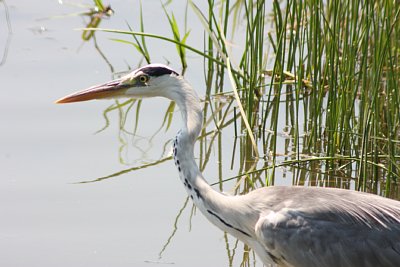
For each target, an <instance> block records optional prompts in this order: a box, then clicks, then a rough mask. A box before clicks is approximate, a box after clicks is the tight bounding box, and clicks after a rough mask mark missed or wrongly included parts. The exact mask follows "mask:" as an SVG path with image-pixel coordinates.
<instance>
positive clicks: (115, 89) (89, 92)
mask: <svg viewBox="0 0 400 267" xmlns="http://www.w3.org/2000/svg"><path fill="white" fill-rule="evenodd" d="M130 87H131V85H129V84H127V83H123V79H118V80H114V81H111V82H107V83H104V84H100V85H95V86H92V87H90V88H88V89H85V90H82V91H78V92H76V93H73V94H70V95H67V96H65V97H63V98H60V99H58V100H57V101H56V103H57V104H64V103H72V102H80V101H88V100H93V99H103V98H117V97H119V96H123V95H124V94H125V92H126V90H127V89H128V88H130Z"/></svg>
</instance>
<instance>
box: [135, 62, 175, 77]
mask: <svg viewBox="0 0 400 267" xmlns="http://www.w3.org/2000/svg"><path fill="white" fill-rule="evenodd" d="M138 72H143V73H144V74H147V75H149V76H151V77H159V76H162V75H165V74H175V75H176V76H179V74H178V73H177V72H176V71H174V70H173V69H171V68H170V67H168V66H166V65H163V64H149V65H146V66H144V67H141V68H139V69H137V70H136V72H135V74H136V73H138Z"/></svg>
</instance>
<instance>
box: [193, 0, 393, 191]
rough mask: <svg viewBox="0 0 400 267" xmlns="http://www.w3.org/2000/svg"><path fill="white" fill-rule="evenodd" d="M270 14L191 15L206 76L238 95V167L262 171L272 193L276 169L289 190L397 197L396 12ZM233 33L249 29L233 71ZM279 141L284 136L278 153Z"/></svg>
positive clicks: (255, 4)
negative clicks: (289, 182)
mask: <svg viewBox="0 0 400 267" xmlns="http://www.w3.org/2000/svg"><path fill="white" fill-rule="evenodd" d="M216 6H218V9H217V8H216ZM195 10H196V8H195ZM271 12H272V13H271V14H270V13H267V11H266V1H261V0H258V1H236V2H235V3H230V1H222V2H221V3H218V5H216V4H215V3H214V1H209V12H208V17H207V16H206V15H205V13H204V12H203V13H202V12H201V11H199V10H197V13H200V14H201V15H199V18H200V19H201V20H203V24H204V25H205V27H206V32H208V40H207V43H208V47H207V48H208V51H209V53H212V52H210V51H216V53H215V54H210V56H211V57H212V59H207V60H208V65H207V69H208V72H207V73H208V76H207V77H210V75H211V74H210V73H212V75H215V76H216V77H219V80H220V81H223V79H222V78H223V76H224V74H225V73H226V72H228V74H229V75H230V77H231V84H230V86H226V87H228V88H232V87H233V89H234V92H233V94H234V95H235V94H236V93H238V92H239V95H240V100H239V99H237V104H238V108H239V109H240V110H243V111H244V112H240V115H241V122H242V123H241V124H240V125H241V130H242V131H245V132H246V134H247V135H246V136H247V138H246V139H245V142H244V143H245V144H244V146H242V148H243V149H244V150H245V151H246V152H245V153H244V155H245V157H244V158H242V160H243V161H242V162H246V163H250V165H251V166H245V167H244V168H241V173H239V175H242V173H244V174H254V173H256V172H257V171H266V172H265V179H264V180H265V183H266V184H268V183H271V184H272V183H274V177H275V176H274V175H275V168H276V167H278V166H283V165H285V166H289V168H291V169H292V170H293V173H294V175H293V182H294V183H295V184H304V183H309V184H312V185H324V186H334V187H345V188H350V187H353V188H355V189H357V190H363V191H370V192H375V193H379V194H382V195H385V196H390V195H391V196H392V197H395V196H396V195H397V189H398V187H397V178H398V177H399V174H398V173H399V167H398V166H399V149H400V146H399V135H400V131H399V120H400V113H399V107H400V105H399V97H400V95H399V93H400V89H399V88H398V85H399V82H400V67H399V60H400V55H399V53H400V43H399V42H400V39H399V34H400V17H399V12H400V5H396V3H395V2H393V1H381V2H379V3H371V2H369V1H329V2H328V3H326V4H324V3H323V2H322V1H306V2H304V1H291V0H288V1H286V2H284V3H281V2H278V1H274V2H273V8H272V11H271ZM268 14H269V15H270V16H268ZM238 21H241V22H240V23H239V22H238ZM238 24H240V26H242V27H244V28H245V29H246V33H245V42H244V43H243V45H242V47H241V48H242V54H241V56H240V57H239V59H240V60H239V63H238V64H231V61H229V58H232V56H231V55H230V52H229V48H228V47H227V41H226V40H227V39H228V37H227V34H228V33H229V32H230V31H233V32H234V29H235V27H238ZM232 25H233V26H232ZM228 29H229V30H228ZM232 29H233V30H232ZM233 40H234V39H233ZM233 42H234V41H233ZM270 49H271V50H272V51H270ZM214 59H215V60H214ZM216 61H218V62H220V61H223V62H224V63H225V64H224V65H223V66H221V65H220V64H216ZM225 68H226V71H225ZM208 84H211V83H210V82H209V83H208ZM215 88H221V87H218V86H215ZM219 92H220V91H219ZM215 93H217V92H215ZM282 112H284V113H282ZM248 126H250V127H248ZM282 132H285V134H287V135H288V137H289V138H287V140H285V142H284V148H282V141H281V142H280V141H279V140H278V135H279V134H280V133H282ZM254 142H257V144H255V145H254V144H251V143H254ZM258 149H260V150H262V151H258ZM258 154H261V155H262V156H263V158H264V159H267V160H265V161H264V162H263V164H262V165H263V166H262V167H261V168H260V167H258V168H256V167H255V166H256V164H252V163H251V162H255V163H257V162H258V161H259V159H260V157H258ZM279 155H283V156H284V159H281V160H279ZM257 166H259V165H257ZM247 177H248V176H247ZM256 178H260V176H259V175H257V176H256ZM244 181H245V183H244V185H245V186H244V187H245V191H247V190H248V189H249V186H250V187H251V186H254V185H253V184H252V182H254V179H244ZM247 183H248V184H247Z"/></svg>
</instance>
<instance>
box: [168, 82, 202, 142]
mask: <svg viewBox="0 0 400 267" xmlns="http://www.w3.org/2000/svg"><path fill="white" fill-rule="evenodd" d="M181 86H182V87H181V91H180V92H179V95H178V97H176V98H175V99H174V100H175V102H176V103H177V105H178V107H179V109H180V111H181V114H182V120H183V128H182V134H184V135H187V137H188V138H189V140H188V141H189V142H192V143H193V144H194V142H195V141H196V139H197V137H198V136H199V133H200V131H201V127H202V120H203V113H202V109H201V104H200V99H199V97H198V96H197V94H196V92H195V91H194V90H193V89H192V88H191V87H190V85H189V84H188V83H187V82H186V81H184V80H182V81H181Z"/></svg>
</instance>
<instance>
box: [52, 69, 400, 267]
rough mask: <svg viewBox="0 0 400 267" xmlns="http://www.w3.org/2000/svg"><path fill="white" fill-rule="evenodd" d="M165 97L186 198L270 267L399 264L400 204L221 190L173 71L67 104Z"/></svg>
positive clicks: (196, 116) (289, 190) (150, 72)
mask: <svg viewBox="0 0 400 267" xmlns="http://www.w3.org/2000/svg"><path fill="white" fill-rule="evenodd" d="M119 97H129V98H145V97H165V98H168V99H171V100H173V101H175V102H176V104H177V105H178V107H179V109H180V112H181V114H182V120H183V127H182V129H181V130H180V131H179V132H178V134H177V136H176V137H175V139H174V142H173V155H174V160H175V165H176V167H177V169H178V172H179V177H180V180H181V182H182V183H183V185H184V187H185V189H186V191H187V194H188V195H189V196H190V198H191V199H192V200H193V202H194V204H195V205H196V206H197V208H198V209H199V210H200V211H201V212H202V213H203V214H204V216H205V217H206V218H207V219H208V220H209V221H210V222H211V223H213V224H214V225H216V226H217V227H218V228H220V229H221V230H223V231H226V232H228V233H229V234H231V235H232V236H234V237H236V238H238V239H239V240H241V241H243V242H244V243H246V244H248V245H249V246H250V247H251V248H252V249H254V251H255V252H256V254H257V255H258V256H259V257H260V259H261V260H262V262H263V263H264V264H265V265H266V266H304V267H310V266H335V267H337V266H371V267H372V266H373V267H376V266H386V267H389V266H393V267H394V266H397V267H398V266H400V202H399V201H396V200H392V199H387V198H383V197H380V196H377V195H373V194H368V193H362V192H357V191H351V190H344V189H336V188H320V187H296V186H288V187H285V186H271V187H264V188H259V189H256V190H254V191H251V192H250V193H248V194H246V195H238V196H231V195H226V194H223V193H221V192H218V191H215V190H214V189H213V188H212V187H211V186H210V185H209V184H208V183H207V181H206V180H205V179H204V177H203V175H202V173H201V172H200V171H199V168H198V166H197V164H196V162H195V159H194V151H193V150H194V144H195V141H196V138H197V137H198V135H199V133H200V130H201V127H202V108H201V104H200V101H199V98H198V96H197V94H196V92H195V91H194V90H193V89H192V87H191V86H190V85H189V83H188V82H187V81H186V80H185V79H184V78H183V77H182V76H181V75H179V74H178V73H177V72H176V71H174V70H173V69H171V68H169V67H167V66H165V65H161V64H150V65H147V66H144V67H142V68H139V69H137V70H135V71H133V72H131V73H130V74H128V75H126V76H124V77H122V78H119V79H116V80H113V81H110V82H107V83H104V84H101V85H96V86H93V87H90V88H88V89H86V90H83V91H79V92H76V93H73V94H71V95H68V96H66V97H64V98H61V99H59V100H58V101H57V103H70V102H78V101H86V100H92V99H104V98H119Z"/></svg>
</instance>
